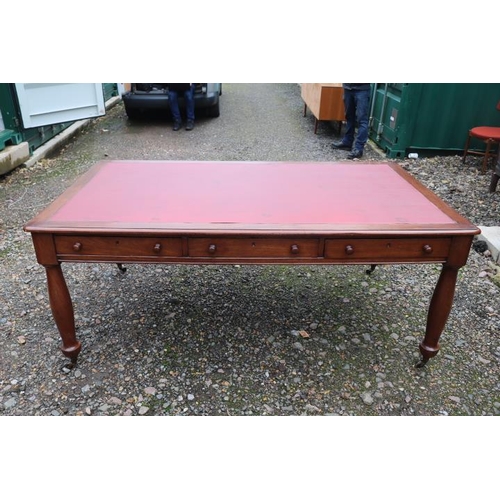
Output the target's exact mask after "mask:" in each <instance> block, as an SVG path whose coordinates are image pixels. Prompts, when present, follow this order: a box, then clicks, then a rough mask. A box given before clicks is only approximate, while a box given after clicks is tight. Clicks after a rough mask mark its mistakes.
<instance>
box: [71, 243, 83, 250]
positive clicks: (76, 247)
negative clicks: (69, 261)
mask: <svg viewBox="0 0 500 500" xmlns="http://www.w3.org/2000/svg"><path fill="white" fill-rule="evenodd" d="M81 249H82V244H81V243H80V242H76V243H75V244H74V245H73V250H74V251H75V252H79V251H80V250H81Z"/></svg>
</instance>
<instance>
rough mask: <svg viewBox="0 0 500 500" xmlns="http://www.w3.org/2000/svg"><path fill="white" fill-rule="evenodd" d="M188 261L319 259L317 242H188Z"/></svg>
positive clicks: (268, 240) (276, 240)
mask: <svg viewBox="0 0 500 500" xmlns="http://www.w3.org/2000/svg"><path fill="white" fill-rule="evenodd" d="M188 246H189V256H190V257H214V258H217V257H225V258H237V257H241V258H265V257H273V258H283V259H300V258H311V257H314V258H316V257H318V247H319V239H314V238H313V239H300V238H299V239H292V238H190V239H189V242H188Z"/></svg>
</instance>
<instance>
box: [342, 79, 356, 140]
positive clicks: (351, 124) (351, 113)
mask: <svg viewBox="0 0 500 500" xmlns="http://www.w3.org/2000/svg"><path fill="white" fill-rule="evenodd" d="M344 107H345V119H346V129H345V134H344V138H343V139H342V144H344V145H346V146H352V144H353V142H354V132H355V130H356V92H354V91H352V90H346V89H344Z"/></svg>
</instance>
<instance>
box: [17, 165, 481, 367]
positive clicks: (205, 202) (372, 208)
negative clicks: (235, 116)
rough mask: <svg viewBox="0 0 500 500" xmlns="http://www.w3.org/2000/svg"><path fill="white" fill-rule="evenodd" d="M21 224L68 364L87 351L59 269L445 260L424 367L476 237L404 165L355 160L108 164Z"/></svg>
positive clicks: (424, 348) (435, 347)
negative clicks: (75, 265) (71, 265)
mask: <svg viewBox="0 0 500 500" xmlns="http://www.w3.org/2000/svg"><path fill="white" fill-rule="evenodd" d="M24 229H25V231H28V232H30V233H31V236H32V239H33V244H34V248H35V253H36V257H37V260H38V262H39V263H40V264H41V265H43V266H44V267H45V269H46V274H47V285H48V292H49V299H50V306H51V309H52V314H53V317H54V320H55V323H56V325H57V328H58V330H59V333H60V335H61V338H62V347H61V350H62V352H63V354H64V355H65V356H67V357H68V358H70V360H71V362H72V364H73V365H74V364H75V363H76V360H77V357H78V354H79V352H80V350H81V344H80V342H79V341H78V339H77V338H76V334H75V320H74V313H73V305H72V301H71V296H70V293H69V290H68V287H67V285H66V281H65V278H64V275H63V272H62V268H61V263H63V262H82V263H88V262H110V263H117V264H119V266H121V264H123V263H150V264H162V263H168V264H289V265H294V264H300V265H313V264H322V265H325V264H365V265H366V264H368V265H372V269H373V267H374V265H376V264H400V263H433V264H434V263H441V264H442V270H441V274H440V277H439V279H438V282H437V284H436V287H435V290H434V293H433V296H432V299H431V302H430V306H429V310H428V314H427V326H426V331H425V337H424V339H423V340H422V342H421V343H420V352H421V354H422V360H421V361H420V363H419V364H418V366H423V365H424V364H425V363H426V362H427V361H428V360H429V359H430V358H431V357H433V356H435V355H436V354H437V352H438V351H439V344H438V341H439V337H440V336H441V333H442V331H443V329H444V327H445V324H446V321H447V319H448V315H449V313H450V310H451V307H452V303H453V295H454V291H455V285H456V280H457V273H458V270H459V269H460V267H462V266H463V265H465V264H466V261H467V257H468V254H469V250H470V247H471V244H472V240H473V237H474V235H476V234H478V233H479V232H480V231H479V229H478V228H477V227H476V226H474V225H472V224H471V223H470V222H468V221H467V220H466V219H465V218H463V217H462V216H461V215H459V214H458V213H457V212H455V211H454V210H453V209H452V208H450V207H449V206H448V205H446V204H445V203H444V202H443V201H441V200H440V199H439V198H438V197H437V196H436V195H434V194H433V193H432V192H431V191H430V190H428V189H427V188H425V187H424V186H422V185H421V184H420V183H419V182H417V181H416V180H415V179H414V178H413V177H412V176H410V175H409V174H408V173H407V172H405V171H404V170H403V169H402V168H401V167H400V166H398V165H397V164H395V163H360V162H348V163H323V162H317V163H301V162H289V163H285V162H189V161H185V162H168V161H104V162H100V163H98V164H97V165H95V166H93V167H92V168H91V169H90V170H89V171H88V172H86V173H85V174H84V175H83V176H82V177H81V178H80V179H79V180H77V182H76V183H75V184H74V185H73V186H72V187H70V188H69V189H68V190H67V191H65V192H64V193H63V194H62V195H61V196H60V197H59V198H57V199H56V200H55V201H54V202H53V203H52V204H51V205H50V206H48V207H47V208H46V209H45V210H43V211H42V212H41V213H40V214H39V215H38V216H36V217H35V218H34V219H33V220H31V221H30V222H28V223H27V224H26V225H25V227H24Z"/></svg>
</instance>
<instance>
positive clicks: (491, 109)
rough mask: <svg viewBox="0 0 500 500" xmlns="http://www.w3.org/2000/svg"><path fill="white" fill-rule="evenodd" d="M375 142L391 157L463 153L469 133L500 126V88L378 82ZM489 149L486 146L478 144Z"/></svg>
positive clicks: (373, 121)
mask: <svg viewBox="0 0 500 500" xmlns="http://www.w3.org/2000/svg"><path fill="white" fill-rule="evenodd" d="M372 89H373V92H372V103H371V112H370V133H369V136H370V139H371V140H372V141H373V142H375V144H377V145H378V146H379V147H380V148H381V149H383V150H384V151H385V152H386V154H387V156H388V157H389V158H400V157H405V156H407V155H408V154H409V153H411V152H416V153H419V154H420V155H421V156H431V155H435V154H463V150H464V147H465V141H466V139H467V134H468V131H469V129H471V128H472V127H476V126H495V127H496V126H500V112H499V111H498V110H497V109H496V105H497V103H498V101H500V83H375V84H373V86H372ZM473 147H474V148H475V149H477V150H480V151H481V150H484V145H483V143H481V142H480V141H478V142H477V144H473Z"/></svg>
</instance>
